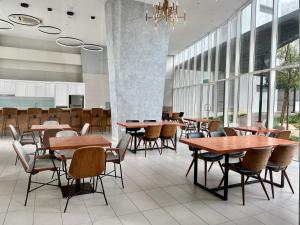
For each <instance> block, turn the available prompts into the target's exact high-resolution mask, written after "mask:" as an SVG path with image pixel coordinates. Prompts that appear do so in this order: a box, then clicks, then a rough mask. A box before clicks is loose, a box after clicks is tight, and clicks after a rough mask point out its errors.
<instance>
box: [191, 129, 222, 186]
mask: <svg viewBox="0 0 300 225" xmlns="http://www.w3.org/2000/svg"><path fill="white" fill-rule="evenodd" d="M187 137H188V138H205V135H204V133H202V132H200V133H191V134H188V135H187ZM189 149H190V151H193V152H195V151H200V152H199V153H198V159H202V160H203V161H204V185H205V186H206V183H207V162H212V163H213V162H218V163H219V166H220V168H221V171H222V173H224V170H223V168H222V164H221V160H222V159H223V155H221V154H217V153H212V152H206V151H205V152H202V150H201V149H198V148H195V147H192V146H189ZM194 154H195V153H193V154H192V156H193V160H192V162H191V164H190V166H189V169H188V171H187V173H186V175H185V176H187V175H188V174H189V172H190V170H191V168H192V166H193V165H194V163H195V161H194Z"/></svg>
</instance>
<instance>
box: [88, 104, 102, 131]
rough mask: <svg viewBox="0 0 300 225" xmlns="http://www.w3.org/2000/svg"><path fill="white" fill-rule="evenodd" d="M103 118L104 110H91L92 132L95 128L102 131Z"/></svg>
mask: <svg viewBox="0 0 300 225" xmlns="http://www.w3.org/2000/svg"><path fill="white" fill-rule="evenodd" d="M102 116H103V109H101V108H92V110H91V132H93V131H94V128H98V129H99V130H100V131H101V128H102V126H101V125H102V124H101V123H102Z"/></svg>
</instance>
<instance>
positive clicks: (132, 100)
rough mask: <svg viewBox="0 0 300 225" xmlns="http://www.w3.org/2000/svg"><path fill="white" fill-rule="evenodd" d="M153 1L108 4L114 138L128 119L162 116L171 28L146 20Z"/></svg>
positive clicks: (124, 0)
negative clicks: (147, 22) (155, 25)
mask: <svg viewBox="0 0 300 225" xmlns="http://www.w3.org/2000/svg"><path fill="white" fill-rule="evenodd" d="M147 10H148V11H149V12H152V5H150V4H146V3H143V2H137V1H133V0H108V1H107V2H106V5H105V14H106V15H105V16H106V32H107V50H108V71H109V88H110V101H111V109H112V125H113V128H112V138H113V140H118V139H119V135H120V132H121V129H120V127H118V126H117V125H116V123H117V122H119V121H125V120H127V119H138V120H144V119H156V120H159V119H161V113H162V106H163V99H164V85H165V76H166V62H167V54H168V45H169V29H168V26H166V25H165V24H164V23H163V22H162V23H160V24H159V26H158V27H157V29H155V28H154V25H153V24H146V22H145V14H146V11H147Z"/></svg>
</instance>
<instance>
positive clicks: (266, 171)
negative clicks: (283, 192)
mask: <svg viewBox="0 0 300 225" xmlns="http://www.w3.org/2000/svg"><path fill="white" fill-rule="evenodd" d="M267 174H268V169H267V168H266V169H265V177H264V180H266V179H267Z"/></svg>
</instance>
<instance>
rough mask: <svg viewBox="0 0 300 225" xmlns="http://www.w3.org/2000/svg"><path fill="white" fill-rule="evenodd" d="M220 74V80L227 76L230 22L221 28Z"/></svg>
mask: <svg viewBox="0 0 300 225" xmlns="http://www.w3.org/2000/svg"><path fill="white" fill-rule="evenodd" d="M219 32H220V33H219V35H220V36H219V42H220V44H219V76H218V80H220V79H224V78H225V73H226V52H227V38H228V24H226V25H224V26H222V27H221V28H220V30H219Z"/></svg>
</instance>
